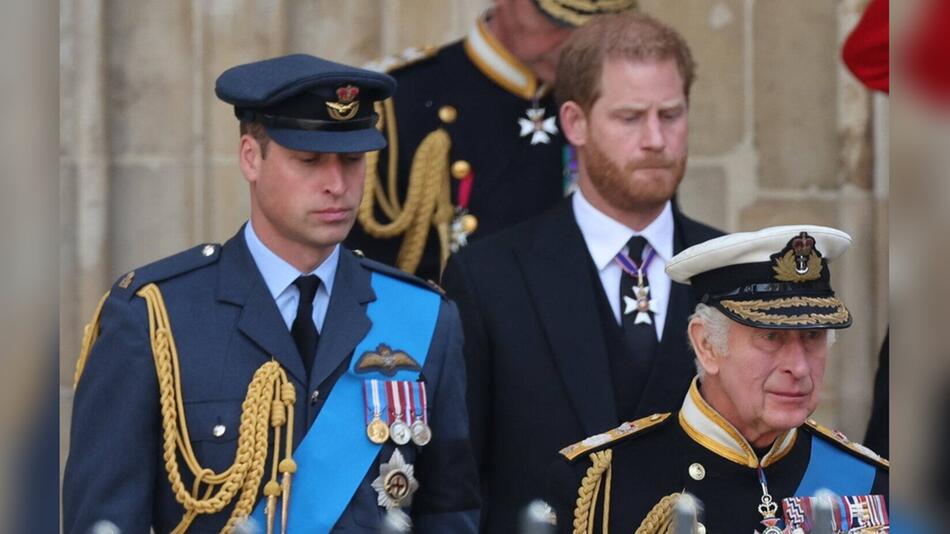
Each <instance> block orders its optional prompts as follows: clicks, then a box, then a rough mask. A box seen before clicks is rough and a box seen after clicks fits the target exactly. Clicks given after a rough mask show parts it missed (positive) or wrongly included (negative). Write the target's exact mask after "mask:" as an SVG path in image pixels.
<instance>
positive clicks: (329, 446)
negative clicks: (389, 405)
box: [251, 272, 441, 534]
mask: <svg viewBox="0 0 950 534" xmlns="http://www.w3.org/2000/svg"><path fill="white" fill-rule="evenodd" d="M370 283H371V285H372V287H373V291H375V292H376V300H375V301H374V302H371V303H370V304H369V306H368V307H367V310H366V314H367V316H369V319H370V321H372V327H371V328H370V331H369V333H367V334H366V337H365V338H363V340H362V341H361V342H360V343H359V345H357V347H356V350H355V351H354V352H353V357H352V358H351V361H350V369H349V371H348V372H347V373H344V374H343V376H341V377H340V379H339V380H338V381H337V382H336V384H335V385H334V386H333V390H332V391H331V392H330V396H329V397H328V398H327V401H326V404H324V406H323V408H322V409H321V410H320V414H319V415H318V416H317V419H316V420H315V421H314V423H313V425H312V426H311V427H310V429H309V430H308V431H307V434H306V435H305V436H304V438H303V441H301V442H300V445H299V446H298V447H297V449H296V450H295V451H294V461H295V462H297V472H296V473H295V474H294V476H293V482H292V486H291V493H290V508H289V512H288V525H287V527H288V528H287V531H288V533H290V534H303V533H325V532H329V531H330V529H332V528H333V526H334V525H335V524H336V522H337V520H338V519H339V518H340V515H341V514H342V513H343V510H345V509H346V506H347V505H348V504H349V502H350V499H352V498H353V494H354V493H355V492H356V488H357V487H359V484H360V482H361V481H362V480H363V478H365V477H366V473H367V471H368V470H369V468H370V467H371V466H372V463H373V461H374V460H375V459H376V456H377V455H378V454H379V450H380V448H381V447H382V445H377V444H375V443H373V442H371V441H370V440H369V438H367V437H366V422H365V419H364V415H365V414H364V402H363V380H364V379H367V378H379V379H382V380H416V379H418V377H419V373H418V372H417V371H407V370H400V371H397V372H396V374H395V376H392V377H386V376H383V375H381V374H366V373H363V374H360V375H357V374H356V373H355V371H354V367H355V365H356V363H357V362H358V361H359V359H360V356H361V355H362V354H363V353H365V352H367V351H375V350H376V348H377V346H379V344H380V343H385V344H387V345H389V346H390V347H392V349H393V350H396V349H398V350H402V351H404V352H406V353H408V354H409V355H410V356H412V358H413V359H415V360H416V361H417V362H419V365H420V367H421V366H423V365H425V361H426V356H427V355H428V353H429V344H430V343H431V341H432V335H433V333H434V332H435V324H436V320H437V319H438V315H439V306H440V304H441V298H440V297H439V295H437V294H436V293H433V292H432V291H429V290H427V289H423V288H421V287H418V286H415V285H413V284H411V283H408V282H405V281H402V280H398V279H396V278H392V277H390V276H387V275H384V274H379V273H375V272H374V273H372V279H371V282H370ZM265 507H266V498H265V499H262V500H261V501H260V502H258V504H257V507H256V509H255V510H254V513H253V514H252V515H251V517H252V518H253V520H254V521H255V522H256V523H257V525H259V526H260V527H261V531H262V532H263V531H264V529H263V527H264V525H266V524H267V523H266V516H265V513H264V512H265ZM276 515H277V517H276V519H275V521H274V525H275V531H276V532H280V504H279V503H278V513H277V514H276Z"/></svg>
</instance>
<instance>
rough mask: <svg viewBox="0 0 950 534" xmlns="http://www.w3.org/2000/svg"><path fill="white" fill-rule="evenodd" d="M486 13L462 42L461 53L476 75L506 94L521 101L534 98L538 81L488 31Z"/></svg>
mask: <svg viewBox="0 0 950 534" xmlns="http://www.w3.org/2000/svg"><path fill="white" fill-rule="evenodd" d="M490 13H491V11H490V10H489V11H486V12H485V13H484V14H482V16H481V17H479V18H478V20H476V21H475V25H474V26H473V27H472V29H471V30H469V32H468V36H467V37H466V38H465V43H464V47H465V53H466V54H468V57H469V59H471V60H472V63H474V64H475V66H476V67H478V69H479V70H480V71H482V72H483V73H484V74H485V75H486V76H488V77H489V78H490V79H491V80H492V81H494V82H495V83H497V84H498V85H500V86H501V87H502V88H504V89H505V90H506V91H508V92H510V93H514V94H516V95H518V96H520V97H521V98H524V99H525V100H530V99H532V98H534V97H535V96H538V87H539V84H538V79H537V77H535V75H534V73H532V72H531V70H530V69H528V67H526V66H524V65H523V64H522V63H521V62H520V61H518V60H517V59H516V58H515V56H513V55H511V52H509V51H508V50H507V49H505V47H504V46H502V44H501V43H500V42H499V41H498V39H496V38H495V36H494V35H492V33H491V32H490V31H489V30H488V24H487V21H488V17H489V15H490Z"/></svg>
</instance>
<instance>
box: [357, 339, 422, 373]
mask: <svg viewBox="0 0 950 534" xmlns="http://www.w3.org/2000/svg"><path fill="white" fill-rule="evenodd" d="M401 370H406V371H422V366H420V365H419V362H417V361H416V360H415V359H413V358H412V356H410V355H409V354H407V353H406V352H404V351H401V350H398V349H397V350H393V349H392V347H390V346H389V345H387V344H385V343H380V344H379V346H377V347H376V350H375V351H369V350H368V351H366V352H364V353H363V354H362V355H361V356H360V359H359V361H357V362H356V372H357V373H372V372H378V373H382V374H383V375H386V376H393V375H395V374H396V371H401Z"/></svg>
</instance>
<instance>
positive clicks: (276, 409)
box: [76, 284, 297, 534]
mask: <svg viewBox="0 0 950 534" xmlns="http://www.w3.org/2000/svg"><path fill="white" fill-rule="evenodd" d="M136 294H137V295H138V296H140V297H142V298H144V299H145V302H146V306H147V308H148V322H149V337H150V339H151V345H152V355H153V357H154V360H155V371H156V373H157V375H158V387H159V402H160V406H161V416H162V432H163V453H162V458H163V460H164V462H165V470H166V471H167V472H168V481H169V483H171V487H172V492H173V493H174V494H175V500H177V501H178V502H179V503H181V505H182V506H183V507H184V508H185V515H184V517H183V518H182V520H181V522H180V523H179V524H178V526H177V527H175V529H174V530H173V531H172V532H173V533H176V534H178V533H182V532H185V531H187V530H188V527H189V526H190V525H191V523H192V522H193V521H194V520H195V518H196V517H197V516H198V514H214V513H218V512H220V511H221V510H223V509H224V508H226V507H227V506H228V505H230V504H231V502H232V501H233V500H234V498H235V497H237V502H236V504H235V507H234V510H233V511H232V512H231V515H230V517H229V518H228V521H227V523H226V524H225V526H224V528H223V529H222V530H221V532H222V533H230V532H233V531H234V529H235V528H236V527H237V525H238V524H239V523H240V522H241V521H243V520H245V519H246V518H247V517H249V516H250V514H251V512H252V511H253V509H254V505H255V501H256V499H257V493H258V489H259V488H260V484H261V480H262V479H263V476H264V464H265V462H266V460H267V449H268V434H269V433H270V428H271V427H273V433H274V459H273V465H272V469H271V478H270V481H268V483H267V484H266V485H265V489H264V494H265V496H266V498H267V532H268V533H272V532H273V529H274V519H275V517H276V511H277V503H276V500H277V498H278V497H279V498H280V499H281V500H282V501H283V503H282V512H283V513H282V519H283V521H282V522H281V525H282V527H283V528H282V531H284V532H286V528H287V527H286V525H287V505H288V501H289V499H290V485H291V484H290V481H291V476H292V474H293V473H294V472H295V471H296V468H297V466H296V464H295V463H294V461H293V459H292V451H293V424H294V419H293V414H294V409H293V407H294V402H295V400H296V391H295V390H294V387H293V384H291V383H290V382H289V381H288V379H287V374H286V373H285V371H284V370H283V369H281V367H280V365H279V364H278V363H277V362H275V361H270V362H267V363H265V364H264V365H262V366H261V367H260V368H259V369H258V370H257V371H256V372H255V373H254V377H253V378H252V379H251V383H250V385H249V386H248V388H247V395H246V396H245V398H244V402H243V403H242V405H241V423H240V426H239V430H238V445H237V451H236V453H235V458H234V463H233V464H232V465H231V467H229V468H228V469H226V470H224V471H223V472H221V473H215V472H213V471H211V470H210V469H207V468H203V467H202V466H201V465H200V464H199V463H198V459H197V458H196V457H195V453H194V451H193V450H192V448H191V440H190V438H189V436H188V426H187V423H186V421H185V409H184V401H183V399H182V392H181V375H180V368H179V361H178V351H177V349H176V347H175V340H174V338H173V336H172V332H171V324H170V322H169V318H168V310H167V309H166V307H165V302H164V300H163V298H162V294H161V292H160V291H159V289H158V286H156V285H155V284H148V285H146V286H144V287H143V288H142V289H140V290H139V291H138V293H136ZM103 300H105V298H103ZM101 308H102V306H101V303H100V306H99V308H98V309H97V310H96V314H95V316H94V318H93V321H92V322H91V323H90V324H89V326H87V327H86V328H87V330H86V334H85V336H84V339H83V346H82V351H81V353H80V363H79V365H78V366H77V372H76V377H77V378H76V381H77V383H78V379H79V376H80V375H81V373H82V366H84V364H85V361H86V358H88V354H89V350H90V347H91V346H92V344H93V342H94V341H95V339H96V337H97V336H98V329H99V328H98V326H99V315H100V313H101ZM282 434H283V435H284V436H285V448H284V457H283V459H282V460H280V461H279V462H278V460H277V457H278V455H279V454H280V444H281V436H282ZM179 454H180V455H181V458H182V459H183V460H184V462H185V464H186V466H187V467H188V470H189V471H191V473H192V474H193V475H194V477H195V481H194V483H193V484H192V487H191V490H190V491H189V490H188V488H186V487H185V483H184V482H183V481H182V477H181V470H180V466H179V463H178V455H179ZM278 473H281V474H282V480H281V482H280V483H278V482H277V477H278ZM203 485H204V488H203V490H202V486H203Z"/></svg>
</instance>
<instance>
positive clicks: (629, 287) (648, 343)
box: [620, 235, 657, 372]
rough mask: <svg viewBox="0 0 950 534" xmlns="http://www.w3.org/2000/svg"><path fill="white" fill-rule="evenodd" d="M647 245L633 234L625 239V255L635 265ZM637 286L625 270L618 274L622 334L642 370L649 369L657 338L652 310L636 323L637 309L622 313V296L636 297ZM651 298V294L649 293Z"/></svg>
mask: <svg viewBox="0 0 950 534" xmlns="http://www.w3.org/2000/svg"><path fill="white" fill-rule="evenodd" d="M646 245H647V240H646V238H644V237H643V236H638V235H636V236H633V237H631V238H630V241H627V248H628V249H629V251H628V252H627V256H628V257H629V258H630V259H631V260H633V261H634V262H635V263H636V264H637V265H640V266H642V264H643V249H644V247H646ZM643 285H644V286H647V287H649V285H650V284H649V283H648V280H647V276H646V272H644V273H643ZM635 287H637V278H636V277H635V276H631V275H630V274H629V273H627V271H623V274H622V275H621V276H620V312H621V318H622V319H621V322H622V324H623V336H624V339H625V341H626V343H627V349H628V350H629V351H630V354H632V355H633V358H634V360H635V361H636V362H637V364H638V365H639V366H641V367H642V370H643V371H644V372H648V371H649V369H650V362H651V361H652V359H653V353H654V352H656V346H657V339H656V327H655V326H654V325H653V319H654V317H653V312H649V314H650V322H649V323H646V322H641V323H636V322H635V321H636V318H637V313H638V312H637V311H636V310H631V311H630V313H623V312H625V311H626V310H627V306H626V301H625V299H624V297H628V298H632V299H636V298H637V294H636V291H635V290H634V288H635ZM650 297H651V298H652V297H653V295H652V294H651V295H650Z"/></svg>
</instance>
